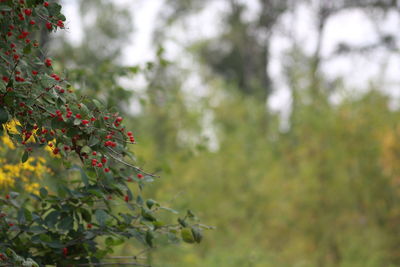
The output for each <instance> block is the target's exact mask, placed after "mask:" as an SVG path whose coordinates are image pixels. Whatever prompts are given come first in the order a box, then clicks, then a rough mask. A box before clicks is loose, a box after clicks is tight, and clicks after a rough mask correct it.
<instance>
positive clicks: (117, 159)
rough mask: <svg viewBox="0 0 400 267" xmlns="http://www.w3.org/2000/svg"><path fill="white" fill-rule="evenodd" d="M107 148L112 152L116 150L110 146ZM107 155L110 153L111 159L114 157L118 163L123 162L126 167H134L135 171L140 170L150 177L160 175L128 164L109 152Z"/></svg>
mask: <svg viewBox="0 0 400 267" xmlns="http://www.w3.org/2000/svg"><path fill="white" fill-rule="evenodd" d="M108 149H109V150H110V151H112V152H114V153H116V154H117V152H116V151H114V150H113V149H111V148H108ZM109 155H110V156H111V157H112V158H113V159H115V160H116V161H118V162H120V163H122V164H124V165H126V166H128V167H131V168H133V169H135V170H137V171H139V172H141V173H144V174H145V175H148V176H151V177H157V178H159V177H160V176H158V175H155V174H152V173H148V172H145V171H144V170H143V169H141V168H139V167H136V166H134V165H132V164H129V163H127V162H125V161H123V160H122V159H119V158H117V157H115V156H114V155H113V154H109Z"/></svg>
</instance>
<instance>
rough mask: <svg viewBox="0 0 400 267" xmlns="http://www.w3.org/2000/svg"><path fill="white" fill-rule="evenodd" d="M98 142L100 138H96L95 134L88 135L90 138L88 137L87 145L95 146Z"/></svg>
mask: <svg viewBox="0 0 400 267" xmlns="http://www.w3.org/2000/svg"><path fill="white" fill-rule="evenodd" d="M98 143H100V139H98V138H97V137H96V136H94V135H92V136H90V139H89V146H95V145H97V144H98Z"/></svg>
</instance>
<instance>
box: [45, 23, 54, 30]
mask: <svg viewBox="0 0 400 267" xmlns="http://www.w3.org/2000/svg"><path fill="white" fill-rule="evenodd" d="M46 28H47V29H48V30H51V29H53V25H52V24H51V22H46Z"/></svg>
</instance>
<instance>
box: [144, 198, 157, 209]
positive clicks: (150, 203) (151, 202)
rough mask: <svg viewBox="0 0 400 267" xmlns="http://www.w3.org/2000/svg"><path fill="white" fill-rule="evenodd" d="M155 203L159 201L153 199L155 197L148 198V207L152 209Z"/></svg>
mask: <svg viewBox="0 0 400 267" xmlns="http://www.w3.org/2000/svg"><path fill="white" fill-rule="evenodd" d="M154 204H157V202H156V201H155V200H153V199H148V200H147V201H146V205H147V207H148V208H149V209H151V207H153V206H154Z"/></svg>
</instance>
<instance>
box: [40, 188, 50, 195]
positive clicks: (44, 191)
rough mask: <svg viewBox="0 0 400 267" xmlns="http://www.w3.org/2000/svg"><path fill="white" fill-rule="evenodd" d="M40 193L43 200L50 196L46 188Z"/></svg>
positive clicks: (41, 189)
mask: <svg viewBox="0 0 400 267" xmlns="http://www.w3.org/2000/svg"><path fill="white" fill-rule="evenodd" d="M39 192H40V197H41V198H46V197H47V195H48V194H49V192H47V189H46V188H44V187H42V188H40V190H39Z"/></svg>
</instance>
